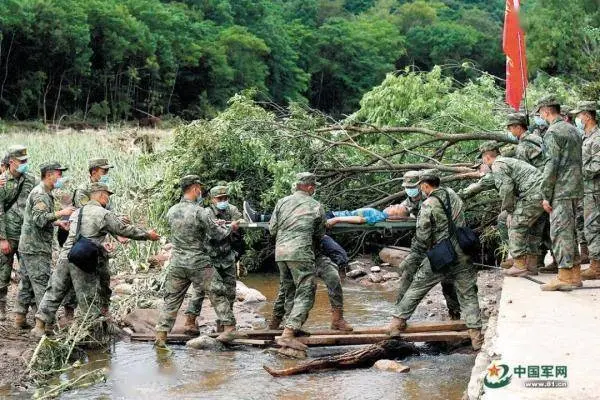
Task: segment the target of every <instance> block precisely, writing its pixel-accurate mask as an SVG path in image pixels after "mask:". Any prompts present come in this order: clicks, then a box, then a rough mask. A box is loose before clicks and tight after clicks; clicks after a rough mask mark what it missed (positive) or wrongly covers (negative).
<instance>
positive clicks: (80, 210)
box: [75, 206, 85, 240]
mask: <svg viewBox="0 0 600 400" xmlns="http://www.w3.org/2000/svg"><path fill="white" fill-rule="evenodd" d="M84 207H85V206H83V207H81V208H80V209H79V215H78V216H77V230H76V231H75V240H79V237H80V236H81V234H80V232H81V217H82V216H83V208H84Z"/></svg>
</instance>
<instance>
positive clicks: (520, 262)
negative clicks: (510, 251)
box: [502, 256, 529, 276]
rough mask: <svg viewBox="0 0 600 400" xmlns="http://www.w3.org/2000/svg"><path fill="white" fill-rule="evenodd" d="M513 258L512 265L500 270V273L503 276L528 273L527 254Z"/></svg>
mask: <svg viewBox="0 0 600 400" xmlns="http://www.w3.org/2000/svg"><path fill="white" fill-rule="evenodd" d="M514 260H515V261H514V263H513V266H512V267H510V268H509V269H506V270H504V271H502V273H503V274H504V275H505V276H525V275H529V271H528V270H527V256H520V257H515V258H514Z"/></svg>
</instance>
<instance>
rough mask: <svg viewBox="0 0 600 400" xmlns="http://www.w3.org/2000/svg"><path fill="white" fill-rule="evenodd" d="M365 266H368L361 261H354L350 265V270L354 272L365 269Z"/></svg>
mask: <svg viewBox="0 0 600 400" xmlns="http://www.w3.org/2000/svg"><path fill="white" fill-rule="evenodd" d="M365 266H366V264H365V263H363V262H361V261H352V262H350V263H348V268H350V271H354V270H355V269H364V268H365Z"/></svg>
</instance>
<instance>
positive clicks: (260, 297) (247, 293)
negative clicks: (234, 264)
mask: <svg viewBox="0 0 600 400" xmlns="http://www.w3.org/2000/svg"><path fill="white" fill-rule="evenodd" d="M235 296H236V298H237V299H238V300H239V301H243V302H244V303H258V302H263V301H266V300H267V298H266V297H265V295H264V294H262V293H261V292H259V291H258V290H256V289H252V288H249V287H248V286H246V285H244V284H243V283H242V282H240V281H237V284H236V286H235Z"/></svg>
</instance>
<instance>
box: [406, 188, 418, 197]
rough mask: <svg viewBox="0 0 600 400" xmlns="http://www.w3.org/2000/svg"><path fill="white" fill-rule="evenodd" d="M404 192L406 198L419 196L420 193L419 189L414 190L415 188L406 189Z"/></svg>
mask: <svg viewBox="0 0 600 400" xmlns="http://www.w3.org/2000/svg"><path fill="white" fill-rule="evenodd" d="M405 191H406V195H407V196H408V197H417V196H418V195H419V193H420V192H421V191H420V190H419V188H416V187H415V188H406V190H405Z"/></svg>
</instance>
